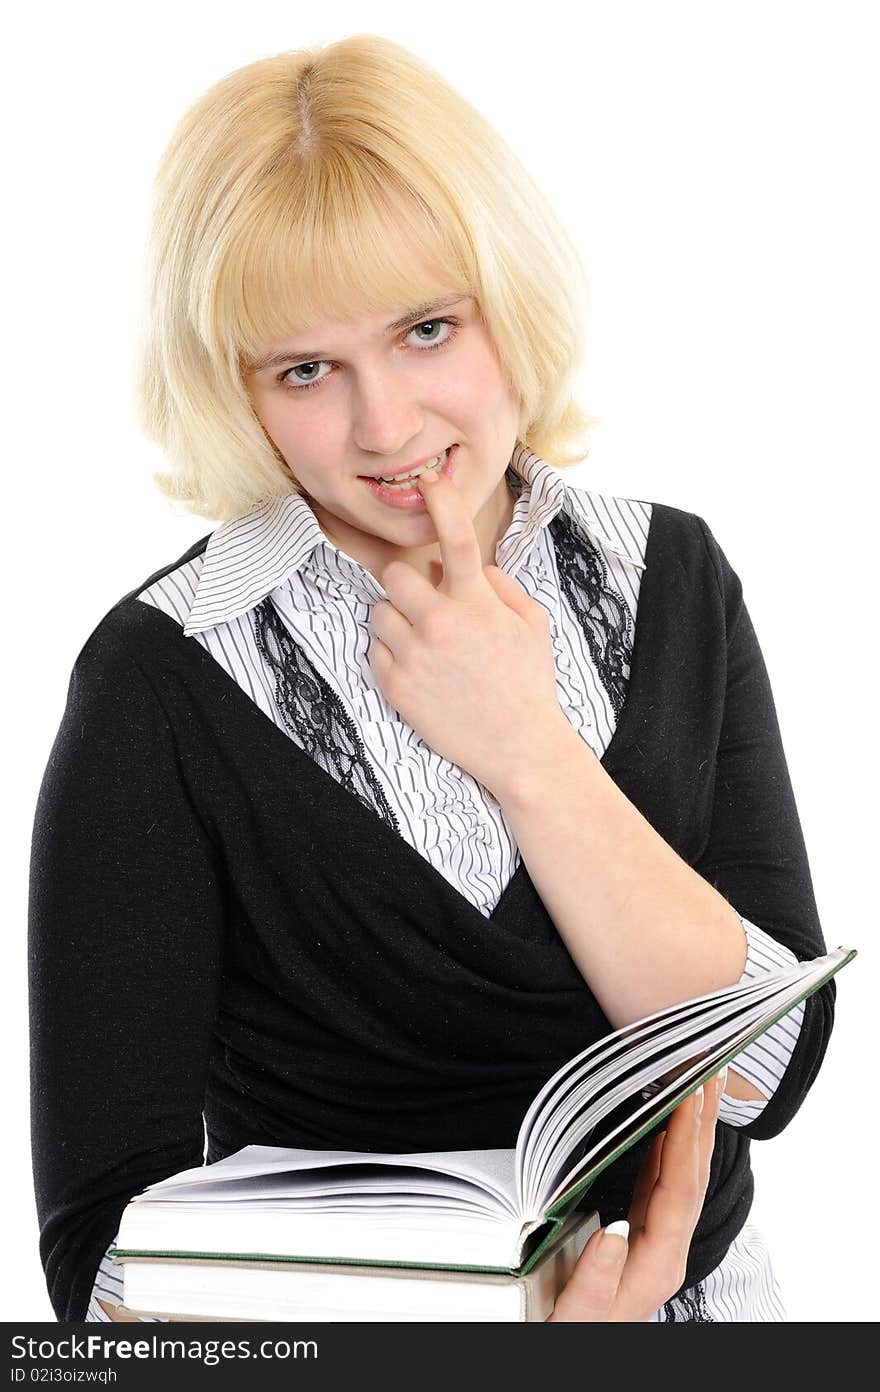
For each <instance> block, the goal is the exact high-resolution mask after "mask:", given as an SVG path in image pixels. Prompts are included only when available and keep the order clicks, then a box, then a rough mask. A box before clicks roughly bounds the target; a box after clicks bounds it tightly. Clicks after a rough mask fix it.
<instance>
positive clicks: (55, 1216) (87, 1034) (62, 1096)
mask: <svg viewBox="0 0 880 1392" xmlns="http://www.w3.org/2000/svg"><path fill="white" fill-rule="evenodd" d="M223 922H224V891H223V881H222V871H221V866H220V864H219V857H218V853H217V850H216V848H215V847H214V845H213V843H212V841H211V838H210V837H209V835H208V834H207V832H206V830H205V827H204V826H203V824H202V822H201V820H200V818H199V816H198V814H197V811H196V808H195V806H194V803H193V800H192V798H191V795H190V791H189V789H188V787H187V784H186V780H185V776H184V772H183V768H182V765H181V761H180V758H179V754H178V750H177V748H176V746H175V742H174V738H173V733H172V730H171V728H170V726H169V722H168V720H167V718H166V716H165V714H164V711H163V708H162V705H161V703H160V701H159V699H158V697H157V695H156V693H155V691H154V690H153V687H152V686H151V684H150V682H149V680H148V679H147V677H146V676H145V675H144V673H143V672H142V671H141V669H140V668H139V666H138V665H137V663H135V662H134V661H133V660H132V659H131V658H130V657H129V656H128V655H127V654H126V651H125V647H124V644H123V642H122V641H121V640H120V639H119V638H118V637H117V636H116V635H115V633H114V630H113V627H112V625H111V624H110V623H109V622H108V620H107V619H105V620H104V621H102V623H101V624H100V625H99V626H98V628H97V629H96V630H95V632H94V633H93V634H92V636H91V637H90V638H89V640H88V642H87V643H86V644H85V646H84V648H83V650H82V652H81V653H80V655H79V657H78V659H77V661H76V664H75V666H74V669H73V673H72V676H71V681H70V687H69V691H68V696H67V704H66V708H65V711H64V715H63V718H62V721H61V725H60V728H59V731H58V734H57V737H56V739H55V742H54V745H53V748H52V751H51V756H50V759H49V763H48V766H47V768H46V771H45V774H44V777H43V781H42V785H41V788H40V792H39V797H38V801H37V807H36V814H35V820H34V828H33V839H32V850H31V880H30V901H29V965H30V1018H31V1138H32V1150H33V1172H34V1182H35V1189H36V1200H37V1214H38V1219H39V1225H40V1253H41V1259H42V1262H43V1266H44V1269H45V1273H46V1282H47V1287H48V1290H49V1295H50V1299H51V1301H52V1305H53V1308H54V1310H55V1314H56V1316H57V1318H58V1319H59V1320H82V1319H83V1318H84V1316H85V1313H86V1308H87V1306H88V1303H89V1298H90V1294H91V1292H92V1289H93V1283H94V1281H95V1276H96V1272H97V1270H98V1267H99V1263H100V1261H101V1258H102V1256H103V1255H104V1253H105V1252H106V1249H107V1247H108V1245H109V1243H110V1242H111V1241H112V1239H113V1237H114V1235H115V1234H116V1232H117V1229H118V1225H119V1219H120V1216H121V1214H122V1210H123V1209H124V1207H125V1205H126V1204H127V1202H128V1200H129V1199H130V1198H131V1197H132V1196H133V1195H134V1194H135V1193H137V1192H139V1191H140V1190H142V1189H143V1188H145V1187H146V1186H147V1185H149V1184H151V1183H153V1182H154V1181H156V1180H159V1179H163V1178H165V1177H166V1176H168V1175H169V1174H172V1173H174V1172H175V1171H177V1170H181V1169H185V1168H188V1167H190V1166H193V1165H199V1164H201V1163H202V1161H203V1152H204V1127H203V1121H202V1099H203V1094H204V1088H205V1081H206V1076H207V1068H208V1058H209V1052H210V1047H211V1038H212V1032H213V1022H214V1018H215V1014H216V1009H217V1000H218V994H219V983H220V975H221V963H222V939H223ZM96 1057H97V1058H99V1059H100V1058H105V1059H106V1058H109V1059H112V1060H113V1065H112V1067H109V1068H105V1069H100V1068H95V1067H94V1065H93V1060H94V1059H95V1058H96Z"/></svg>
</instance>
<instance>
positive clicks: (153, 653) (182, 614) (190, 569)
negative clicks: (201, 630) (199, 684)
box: [74, 533, 210, 673]
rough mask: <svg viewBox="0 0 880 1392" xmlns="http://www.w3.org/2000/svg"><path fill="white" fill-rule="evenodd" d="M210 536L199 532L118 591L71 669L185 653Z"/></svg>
mask: <svg viewBox="0 0 880 1392" xmlns="http://www.w3.org/2000/svg"><path fill="white" fill-rule="evenodd" d="M209 539H210V533H209V534H208V535H207V536H204V537H200V538H199V540H198V541H196V542H194V543H193V545H192V546H190V547H188V548H187V550H186V551H185V552H184V553H183V555H182V556H178V557H177V559H176V560H174V561H170V562H168V563H167V564H165V565H163V566H161V567H160V568H159V569H158V570H155V571H153V572H152V573H151V574H150V575H147V576H145V577H144V578H143V579H142V580H141V581H140V582H139V583H138V584H137V585H135V586H134V587H133V588H132V589H130V590H128V591H127V593H125V594H123V595H122V596H120V598H119V599H117V600H116V601H115V603H114V604H113V605H112V606H111V607H110V608H109V609H108V610H107V611H106V613H105V614H103V615H102V617H101V618H100V619H99V620H98V622H97V624H96V625H95V626H94V628H93V629H92V631H91V633H89V634H88V636H87V637H86V639H85V641H84V643H83V645H82V647H81V649H80V651H79V653H78V655H77V658H76V665H75V669H74V670H75V671H80V672H83V673H85V672H86V671H95V670H98V671H105V670H107V669H108V668H110V667H118V666H119V665H120V664H122V665H125V666H128V667H129V668H131V667H133V666H140V667H141V669H142V670H146V669H147V668H149V667H150V666H151V665H153V664H155V662H156V661H157V660H158V661H159V662H161V661H162V659H163V658H164V657H167V656H170V655H173V654H174V653H175V652H176V653H178V654H183V653H186V652H187V651H188V650H189V643H188V640H187V639H185V638H184V637H183V624H184V622H185V619H186V615H187V614H188V612H189V605H190V604H191V602H192V596H193V594H194V593H195V587H196V585H197V583H198V577H199V574H200V573H201V567H202V561H203V558H204V552H205V548H206V546H207V544H208V541H209Z"/></svg>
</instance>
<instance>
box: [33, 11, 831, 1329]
mask: <svg viewBox="0 0 880 1392" xmlns="http://www.w3.org/2000/svg"><path fill="white" fill-rule="evenodd" d="M585 291H586V284H585V281H584V279H583V275H582V269H581V266H580V263H579V260H578V257H577V254H576V252H575V249H574V247H573V246H572V244H571V243H570V241H569V239H568V238H567V237H566V235H565V233H564V232H563V231H562V230H561V229H560V227H559V226H558V224H557V223H556V221H555V220H554V218H553V216H552V214H551V213H550V211H549V210H548V209H547V207H546V205H545V203H544V202H543V200H542V198H541V195H540V193H539V192H538V190H537V189H536V188H535V186H534V185H533V183H532V182H531V180H530V179H529V176H528V175H527V173H526V172H525V170H524V169H523V168H522V166H521V165H520V164H519V163H518V161H517V160H516V159H515V157H514V156H513V154H512V153H511V152H510V151H509V150H508V149H507V147H506V146H505V145H504V143H503V142H502V141H501V140H500V138H499V137H498V135H497V133H496V132H494V131H493V130H492V129H491V127H489V126H488V125H487V123H486V122H485V121H484V120H483V119H482V118H481V117H480V116H479V115H478V114H477V113H476V112H475V111H474V110H473V109H472V108H471V107H470V106H469V105H468V103H466V102H465V101H464V100H463V99H462V98H461V97H460V96H459V95H458V94H457V93H455V92H454V91H453V90H452V89H450V88H449V87H448V86H447V85H446V84H445V83H444V82H443V81H442V80H441V79H440V78H439V77H438V76H437V75H436V74H435V73H433V72H432V71H431V70H430V69H429V68H428V67H426V66H425V65H424V64H423V63H421V62H420V61H419V60H417V59H416V58H414V57H413V56H412V55H410V54H409V53H407V52H406V51H405V50H403V49H401V48H399V47H397V46H396V45H394V44H391V43H389V42H388V41H386V40H383V39H379V38H375V37H372V36H359V37H356V38H351V39H347V40H344V41H342V42H339V43H336V44H333V45H330V46H328V47H324V48H318V49H315V50H312V51H309V52H302V53H285V54H281V55H278V56H277V57H274V58H270V59H266V60H263V61H261V62H258V63H255V64H252V65H250V66H248V67H246V68H243V69H241V70H239V71H237V72H234V73H232V74H230V75H229V76H228V77H226V78H225V79H224V80H223V81H221V82H220V83H218V84H217V85H216V86H215V87H213V88H212V89H211V90H210V91H209V92H207V93H206V94H205V95H204V96H202V97H201V98H200V99H199V100H198V101H197V102H196V103H195V104H194V105H193V106H192V107H191V108H190V110H188V111H187V112H186V113H185V115H184V116H183V118H182V120H181V122H180V124H179V126H178V128H177V130H176V131H175V133H174V136H173V138H172V140H171V143H170V145H169V147H168V150H167V151H166V153H165V156H164V158H163V161H162V164H161V167H160V170H159V173H158V177H157V183H156V199H155V208H154V215H153V229H152V237H151V243H150V256H149V266H148V297H147V313H146V316H145V322H144V341H143V345H142V351H141V368H140V395H139V399H140V403H141V418H142V422H143V424H144V427H145V428H146V430H147V431H148V433H149V434H150V435H151V436H152V437H153V438H154V439H155V440H157V441H158V442H160V443H161V445H162V447H163V448H164V449H165V450H166V452H167V454H168V456H169V458H170V459H171V460H172V461H173V464H174V471H173V472H172V473H171V474H168V475H159V476H157V479H158V482H159V484H160V486H161V487H162V489H163V491H164V492H165V493H166V495H167V496H168V497H169V498H171V499H173V500H175V501H177V502H178V503H182V504H183V505H185V506H186V507H187V508H188V509H189V510H190V511H192V512H194V513H196V514H198V515H201V516H206V517H210V518H212V519H216V518H220V519H222V521H221V524H220V525H219V526H218V527H217V528H216V529H215V530H214V531H212V532H211V533H210V534H208V535H207V536H205V537H202V538H201V539H200V540H199V541H198V542H196V543H195V544H194V545H193V546H192V547H190V548H189V550H188V551H187V552H186V553H185V554H184V555H183V556H181V557H179V558H178V559H177V560H175V561H173V562H172V563H170V564H165V565H164V566H162V567H161V568H160V569H159V570H157V571H156V572H155V573H154V574H153V575H151V576H149V577H146V578H145V579H144V580H143V581H142V582H141V583H139V584H138V585H137V586H136V587H135V588H134V589H133V590H131V591H130V592H129V593H128V594H126V595H124V596H123V598H122V599H120V600H119V601H118V603H117V604H116V605H114V606H113V608H112V609H111V610H110V611H109V612H108V614H106V615H105V616H104V618H102V619H101V621H100V623H99V624H98V625H97V627H96V628H95V629H94V631H93V632H92V633H91V635H90V636H89V638H88V639H87V641H86V643H85V645H84V647H83V649H82V651H81V653H80V654H79V656H78V658H77V662H76V664H75V667H74V671H73V675H72V678H71V686H70V690H69V693H68V703H67V709H66V711H65V715H64V719H63V721H62V724H61V728H60V730H59V733H58V736H57V739H56V741H55V746H54V748H53V750H52V755H51V758H50V760H49V764H48V767H47V770H46V775H45V778H44V781H43V785H42V788H41V791H40V799H39V803H38V807H37V814H36V820H35V827H34V843H33V866H32V895H31V936H32V941H31V961H32V963H33V967H32V971H33V977H32V1005H33V1084H34V1086H33V1137H34V1169H35V1179H36V1188H37V1203H38V1211H39V1217H40V1224H41V1253H42V1258H43V1262H44V1266H45V1270H46V1276H47V1283H48V1288H49V1292H50V1296H51V1299H52V1302H53V1307H54V1309H55V1311H56V1313H57V1315H58V1317H59V1319H83V1318H89V1319H101V1318H105V1319H107V1318H113V1317H114V1311H115V1305H116V1304H117V1303H118V1300H119V1297H120V1282H119V1280H118V1277H117V1276H116V1275H115V1274H114V1272H113V1269H112V1266H111V1264H110V1262H109V1260H108V1259H107V1258H106V1256H105V1253H106V1249H107V1247H108V1245H109V1244H110V1243H111V1242H112V1241H113V1239H114V1237H115V1234H116V1230H117V1225H118V1222H119V1217H120V1215H121V1213H122V1210H123V1209H124V1207H125V1205H126V1203H127V1202H128V1200H129V1199H130V1198H131V1197H132V1196H133V1194H135V1193H137V1192H139V1191H140V1190H141V1189H143V1188H144V1187H145V1186H146V1185H147V1184H150V1183H152V1182H154V1181H156V1180H159V1179H161V1178H164V1177H165V1176H167V1175H169V1174H172V1173H174V1172H175V1171H177V1170H180V1169H184V1168H187V1167H189V1166H191V1165H194V1164H200V1163H201V1162H202V1160H203V1158H207V1160H208V1162H209V1163H210V1162H212V1161H214V1160H217V1159H219V1158H221V1157H222V1156H223V1155H226V1154H229V1153H231V1152H232V1151H234V1150H237V1149H239V1148H240V1147H241V1146H243V1145H246V1144H249V1143H263V1144H275V1145H290V1146H306V1147H316V1148H322V1149H356V1150H383V1151H416V1150H440V1149H470V1148H483V1147H500V1146H512V1145H514V1143H515V1140H516V1133H517V1130H518V1127H519V1124H520V1121H521V1120H522V1117H523V1115H524V1113H525V1111H526V1109H527V1106H528V1104H529V1102H530V1100H531V1098H532V1097H533V1096H534V1094H535V1092H536V1091H537V1090H538V1088H539V1087H540V1086H541V1084H542V1083H543V1082H544V1081H545V1080H546V1078H547V1077H548V1076H549V1075H550V1074H551V1073H552V1072H553V1071H555V1069H556V1068H558V1067H559V1066H560V1064H561V1063H563V1062H564V1061H565V1060H566V1059H567V1058H569V1057H571V1056H572V1055H573V1054H575V1053H576V1052H578V1051H579V1050H580V1049H582V1048H584V1047H585V1046H586V1045H587V1044H588V1043H590V1042H592V1041H593V1040H594V1039H596V1038H599V1037H601V1035H602V1034H604V1033H607V1031H608V1030H609V1029H610V1028H617V1027H620V1026H622V1025H624V1024H626V1023H628V1022H629V1021H631V1020H633V1019H635V1018H638V1017H640V1016H642V1015H645V1014H648V1013H649V1012H651V1011H653V1010H657V1009H659V1008H661V1007H662V1006H664V1005H666V1004H669V1003H671V1002H674V1001H678V1000H681V999H683V998H685V997H688V996H692V995H697V994H700V993H702V992H705V991H709V990H712V989H714V988H716V987H719V986H722V985H725V984H729V983H733V982H736V981H738V980H739V979H741V978H743V977H751V976H754V975H755V974H756V973H758V972H760V971H764V970H767V969H770V968H772V967H774V966H781V965H784V964H786V963H790V962H793V961H794V960H799V959H804V958H807V957H812V956H815V955H817V954H819V953H821V952H823V951H824V950H825V945H824V942H823V939H822V933H821V928H820V925H819V922H818V917H817V912H816V905H815V901H814V898H813V892H812V885H811V880H810V872H809V867H808V862H807V856H806V852H805V849H804V844H803V839H802V835H801V830H800V825H799V820H798V815H797V810H796V807H795V804H794V800H793V796H792V791H791V786H790V782H789V779H788V773H787V770H786V766H785V758H784V754H783V750H782V745H781V741H780V737H779V730H778V726H777V722H776V716H775V710H774V705H773V697H772V694H771V691H770V687H769V684H768V681H767V674H766V670H765V667H764V664H763V660H762V657H761V653H760V649H759V647H758V643H757V640H756V638H755V634H754V630H753V628H752V626H751V622H750V620H749V616H748V612H747V609H746V607H745V605H744V603H743V598H742V589H741V585H740V583H739V580H738V577H737V576H736V573H735V572H734V571H733V569H732V568H731V566H730V564H729V562H728V560H727V558H726V556H725V555H724V553H723V552H722V550H721V548H720V547H719V546H718V543H717V542H716V541H715V538H714V537H713V535H712V533H711V531H710V529H709V528H708V527H707V525H706V523H705V522H704V521H703V520H702V519H701V518H699V517H697V516H695V515H694V514H690V513H686V512H682V511H680V510H678V509H675V508H671V507H668V506H666V505H664V504H661V503H653V504H652V503H648V502H644V501H641V500H635V499H625V498H615V497H610V496H603V495H599V494H597V493H594V492H590V491H589V490H587V489H584V488H576V487H572V486H570V485H567V484H566V483H565V480H564V476H563V472H562V471H564V469H565V467H566V466H568V465H570V464H572V463H574V462H576V461H577V460H579V459H583V458H584V457H585V454H586V451H585V450H584V449H583V448H581V449H580V451H579V452H578V450H577V449H576V448H575V444H576V441H577V440H578V438H579V437H581V436H583V434H584V432H585V430H586V428H587V427H588V425H589V420H588V418H587V417H586V416H585V415H584V413H583V412H582V411H581V410H580V408H579V407H578V405H577V404H576V402H575V401H574V400H573V397H572V391H571V381H572V374H573V373H574V372H575V370H576V369H577V367H578V366H579V363H580V361H581V357H582V348H583V339H582V319H583V315H584V312H585V308H586V293H585ZM416 475H418V477H416ZM407 477H409V482H407V481H406V479H407ZM833 999H834V989H833V985H832V984H829V985H828V986H826V987H825V988H823V990H822V991H820V992H818V993H817V994H816V995H815V996H813V997H811V999H810V1000H809V1001H807V1002H806V1003H805V1005H802V1006H801V1007H799V1008H798V1010H797V1011H795V1012H793V1013H792V1014H791V1015H790V1016H788V1017H786V1019H785V1020H783V1021H781V1022H780V1023H779V1024H778V1025H777V1026H776V1027H774V1029H773V1030H771V1031H769V1032H768V1033H767V1034H766V1035H765V1036H763V1037H762V1039H761V1041H759V1043H758V1044H756V1045H753V1046H752V1047H751V1048H750V1049H749V1050H746V1051H744V1052H743V1053H742V1054H741V1055H739V1056H738V1057H737V1060H736V1064H735V1068H734V1067H731V1069H730V1071H729V1073H728V1075H727V1078H726V1084H725V1085H724V1088H725V1090H724V1095H723V1097H721V1096H720V1094H719V1089H718V1087H717V1086H715V1085H713V1086H710V1087H709V1088H708V1089H707V1100H706V1102H705V1104H704V1106H703V1109H702V1115H699V1108H698V1104H697V1103H696V1102H695V1103H693V1104H689V1105H688V1106H687V1107H682V1108H680V1109H679V1112H678V1113H676V1117H675V1119H674V1120H673V1122H672V1123H671V1124H670V1127H669V1129H668V1132H667V1139H666V1143H665V1144H664V1145H663V1146H662V1148H661V1145H660V1144H659V1143H657V1142H653V1143H652V1142H651V1141H650V1140H646V1142H645V1143H644V1145H642V1146H640V1147H636V1148H634V1150H633V1151H632V1152H630V1153H629V1154H628V1155H627V1156H625V1157H622V1159H621V1161H619V1162H618V1163H617V1164H616V1165H615V1166H613V1167H612V1168H611V1169H610V1170H609V1171H607V1172H606V1174H605V1175H603V1176H602V1177H601V1179H600V1181H599V1182H598V1183H597V1185H596V1186H595V1188H594V1190H593V1191H591V1193H590V1195H589V1205H590V1207H598V1208H599V1209H600V1212H601V1214H602V1217H603V1220H605V1221H606V1222H610V1221H617V1220H619V1219H622V1218H623V1217H624V1215H626V1214H629V1218H630V1221H631V1222H632V1223H634V1225H635V1229H636V1233H635V1236H634V1240H633V1242H632V1243H631V1245H630V1247H629V1249H628V1250H627V1248H626V1244H622V1243H620V1241H619V1239H618V1241H617V1242H614V1241H609V1239H607V1237H606V1238H605V1243H604V1254H603V1252H602V1247H603V1244H602V1243H600V1242H599V1240H598V1239H597V1240H596V1241H594V1242H591V1244H590V1246H589V1247H588V1248H587V1250H586V1252H585V1254H584V1257H583V1258H582V1261H581V1263H580V1264H579V1267H578V1270H577V1272H576V1278H573V1279H572V1282H571V1283H570V1286H569V1287H568V1288H567V1289H566V1292H564V1298H562V1297H561V1298H560V1301H559V1302H558V1306H557V1311H556V1314H555V1317H556V1318H559V1319H592V1318H609V1319H655V1320H670V1319H687V1320H745V1319H771V1320H772V1319H781V1318H783V1314H782V1306H781V1302H780V1298H779V1293H778V1291H777V1288H776V1283H775V1280H774V1277H773V1273H772V1270H771V1267H770V1264H769V1259H768V1256H767V1252H766V1249H765V1247H764V1244H763V1242H762V1240H761V1237H760V1234H759V1233H758V1232H757V1231H756V1230H755V1229H754V1228H753V1227H752V1225H750V1224H749V1223H748V1221H747V1220H748V1212H749V1206H750V1202H751V1195H752V1178H751V1172H750V1169H749V1142H750V1140H751V1139H752V1138H756V1139H761V1138H765V1137H770V1136H773V1135H774V1134H776V1133H777V1132H778V1131H779V1130H781V1129H782V1127H784V1126H785V1125H786V1124H787V1123H788V1122H789V1121H790V1120H791V1118H792V1117H793V1115H794V1114H795V1112H796V1111H797V1108H798V1107H799V1105H800V1103H801V1101H802V1100H803V1097H804V1096H805V1094H806V1091H807V1090H808V1088H809V1086H810V1084H811V1082H812V1080H813V1077H814V1076H815V1073H816V1070H817V1068H818V1066H819V1063H820V1062H821V1059H822V1055H823V1052H824V1049H825V1046H826V1043H827V1038H828V1033H829V1030H830V1026H831V1018H832V1006H833ZM716 1113H717V1114H718V1115H720V1119H721V1121H720V1124H719V1125H718V1126H717V1127H716V1126H715V1118H716ZM203 1126H204V1130H205V1131H206V1133H207V1152H206V1154H205V1150H204V1139H205V1137H204V1131H203ZM658 1180H659V1182H658ZM704 1198H705V1201H704ZM613 1236H614V1234H613V1233H612V1238H613ZM615 1248H616V1249H617V1250H616V1252H615ZM609 1254H611V1255H613V1256H614V1258H615V1259H614V1261H612V1262H610V1263H607V1264H606V1262H605V1261H604V1260H603V1259H602V1258H603V1255H604V1257H605V1258H607V1257H608V1256H609Z"/></svg>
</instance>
